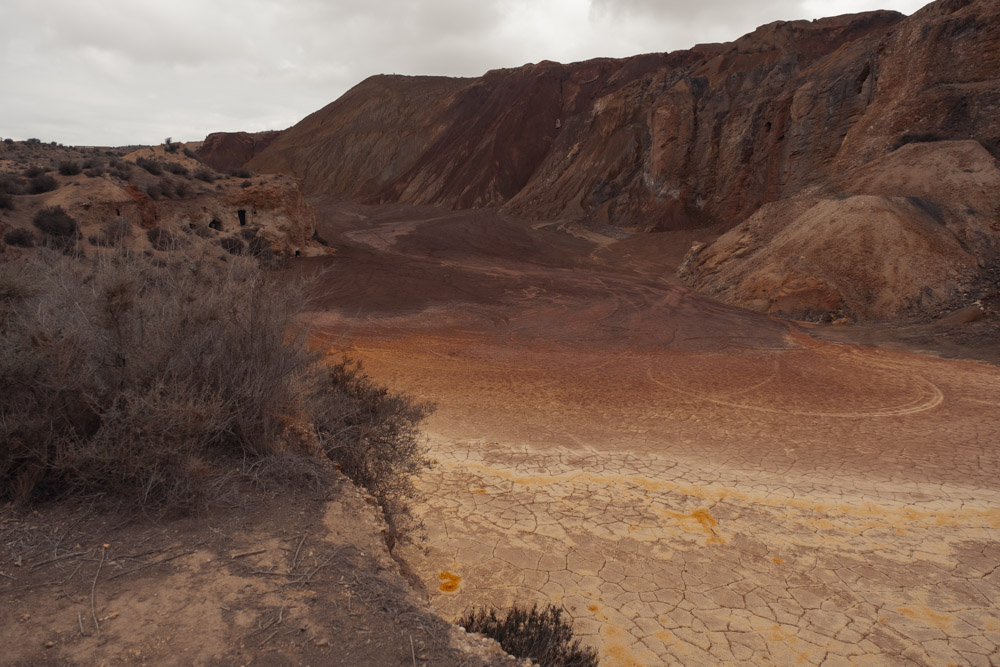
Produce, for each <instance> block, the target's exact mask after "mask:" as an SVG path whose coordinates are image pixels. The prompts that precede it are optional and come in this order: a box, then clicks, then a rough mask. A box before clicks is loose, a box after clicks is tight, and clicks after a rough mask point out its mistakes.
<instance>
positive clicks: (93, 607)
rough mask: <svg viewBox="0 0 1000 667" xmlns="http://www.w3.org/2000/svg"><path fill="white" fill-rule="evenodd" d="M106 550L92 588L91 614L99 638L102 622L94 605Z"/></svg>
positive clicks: (103, 551) (102, 548)
mask: <svg viewBox="0 0 1000 667" xmlns="http://www.w3.org/2000/svg"><path fill="white" fill-rule="evenodd" d="M104 555H105V549H104V547H101V562H100V563H98V564H97V572H96V573H95V574H94V583H93V584H92V585H91V587H90V613H91V615H92V616H93V617H94V626H95V627H96V628H97V637H98V638H100V636H101V622H100V621H98V620H97V606H96V604H95V603H94V596H95V594H96V592H97V578H98V577H99V576H101V568H102V567H103V566H104Z"/></svg>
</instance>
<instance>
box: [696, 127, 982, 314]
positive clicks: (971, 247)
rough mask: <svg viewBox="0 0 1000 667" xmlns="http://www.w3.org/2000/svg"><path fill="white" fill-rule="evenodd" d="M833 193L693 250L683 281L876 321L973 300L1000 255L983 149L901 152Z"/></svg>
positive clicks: (950, 145) (785, 309)
mask: <svg viewBox="0 0 1000 667" xmlns="http://www.w3.org/2000/svg"><path fill="white" fill-rule="evenodd" d="M831 190H834V192H832V193H831V194H829V195H817V194H808V195H800V196H798V197H793V198H790V199H786V200H782V201H780V202H775V203H772V204H768V205H766V206H764V207H762V208H761V209H760V210H759V211H758V212H757V213H755V214H754V215H753V216H751V217H750V218H749V219H748V220H746V221H745V222H743V223H741V224H740V225H738V226H737V227H735V228H733V229H732V230H730V231H729V232H728V233H726V234H724V235H723V236H722V237H721V238H719V239H718V240H717V241H715V242H714V243H713V244H711V245H710V246H707V247H706V246H704V245H702V244H698V245H695V246H694V247H693V248H692V251H691V252H690V253H689V255H688V257H687V259H686V261H685V263H684V264H683V265H682V267H681V269H680V275H681V276H682V277H683V278H685V279H686V281H687V282H688V283H689V284H691V285H693V286H695V287H698V288H700V289H703V290H706V291H708V292H710V293H711V294H713V295H715V296H717V297H719V298H721V299H723V300H725V301H728V302H730V303H736V304H740V305H744V306H747V307H750V308H752V309H754V310H758V311H761V312H767V313H771V314H777V315H784V316H790V317H795V318H798V319H827V320H830V319H839V318H841V317H845V316H846V317H848V318H851V319H856V320H871V319H883V318H892V317H901V316H906V315H911V314H918V313H926V312H934V311H936V310H939V309H941V308H957V307H961V306H967V305H970V303H972V302H973V301H974V300H975V299H974V298H972V297H970V294H971V293H972V292H973V288H974V287H975V286H976V284H977V283H978V282H979V281H980V278H981V276H982V275H983V274H984V271H983V270H982V269H983V268H984V267H987V266H989V265H990V264H991V263H992V262H994V261H995V259H996V257H997V256H998V253H1000V222H998V218H997V212H998V211H1000V163H998V162H997V161H996V160H995V159H993V156H991V155H990V154H989V153H988V152H987V151H986V150H985V149H984V148H983V147H982V146H981V145H980V144H979V143H978V142H975V141H949V142H939V143H923V144H911V145H907V146H904V147H902V148H900V149H899V150H898V151H896V152H894V153H891V154H889V155H887V156H886V157H884V158H882V159H880V160H876V161H875V162H873V163H871V164H870V165H868V166H866V167H864V168H862V169H858V170H855V171H853V172H851V174H849V175H848V176H846V177H844V178H843V179H841V180H840V181H839V182H837V183H836V184H834V186H833V187H831ZM993 289H994V290H995V289H996V285H994V286H993Z"/></svg>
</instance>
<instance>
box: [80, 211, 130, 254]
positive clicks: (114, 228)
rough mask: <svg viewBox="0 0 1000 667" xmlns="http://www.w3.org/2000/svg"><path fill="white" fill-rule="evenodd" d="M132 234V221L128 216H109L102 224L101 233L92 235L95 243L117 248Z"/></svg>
mask: <svg viewBox="0 0 1000 667" xmlns="http://www.w3.org/2000/svg"><path fill="white" fill-rule="evenodd" d="M131 234H132V223H131V221H129V219H128V218H117V217H116V218H108V219H107V220H105V221H104V224H103V225H101V233H100V234H98V235H96V236H92V237H90V239H89V240H90V242H91V243H93V244H94V245H99V246H105V247H111V248H117V247H118V246H120V245H121V244H122V242H123V241H124V240H125V239H127V238H128V237H129V236H130V235H131Z"/></svg>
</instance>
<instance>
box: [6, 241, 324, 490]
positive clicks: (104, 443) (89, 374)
mask: <svg viewBox="0 0 1000 667" xmlns="http://www.w3.org/2000/svg"><path fill="white" fill-rule="evenodd" d="M2 268H3V269H4V273H3V275H0V296H2V295H3V294H9V295H13V296H7V297H6V298H5V299H4V301H3V304H2V305H0V308H2V310H0V318H2V319H0V321H2V322H3V324H4V326H3V327H2V332H0V384H2V385H3V386H4V387H6V388H8V390H6V391H4V392H3V393H2V394H0V496H6V497H15V496H19V497H21V498H30V497H37V496H39V495H43V496H44V495H46V494H51V493H53V492H57V491H60V490H62V491H66V492H74V491H76V492H80V491H84V492H104V493H113V494H120V495H125V496H128V497H132V498H134V499H135V500H137V501H139V502H141V503H143V504H166V505H170V506H175V505H189V504H190V503H192V502H194V501H196V500H198V499H199V498H203V497H205V496H206V494H209V495H210V492H211V490H212V489H213V488H214V487H217V486H218V483H219V481H220V479H224V478H225V477H227V476H228V475H229V473H230V472H231V471H233V470H234V469H235V466H236V465H237V464H239V463H240V462H242V461H244V460H245V459H248V458H249V459H256V458H259V457H262V456H266V455H268V454H272V453H275V452H276V451H277V448H278V446H279V437H278V436H279V434H280V432H281V430H282V429H283V427H284V422H283V421H282V420H281V419H280V418H279V417H277V416H276V415H280V414H283V413H286V412H287V411H288V409H289V406H294V405H295V404H296V403H297V402H298V401H299V396H298V384H299V383H300V382H301V378H302V376H303V375H304V374H305V373H308V372H309V371H310V368H311V364H312V363H314V360H315V359H314V356H313V355H312V354H310V353H309V352H308V351H307V350H306V348H305V346H304V345H303V344H301V341H299V340H298V339H296V338H294V336H293V337H292V338H289V337H288V329H289V326H290V324H291V320H292V317H293V315H294V313H295V309H294V307H293V306H290V301H291V300H290V299H288V298H287V295H285V294H282V293H280V292H279V291H278V290H277V289H275V287H274V286H273V285H272V284H271V282H270V281H269V280H267V277H266V276H265V274H263V273H262V272H261V271H260V269H259V268H258V267H257V266H256V265H254V264H253V263H251V262H236V261H234V262H230V263H229V264H228V265H227V268H226V269H219V268H216V267H213V266H210V265H207V264H197V263H194V264H192V263H188V264H185V265H179V266H176V267H171V268H158V267H156V266H154V265H153V264H152V263H151V262H150V261H148V260H147V259H144V258H143V257H141V256H133V255H127V254H120V255H116V256H114V257H110V258H105V259H103V260H101V261H100V262H99V263H97V264H94V265H91V266H87V265H84V264H83V263H82V262H75V261H71V260H68V259H65V258H60V257H57V256H53V255H52V254H51V253H44V254H40V255H38V256H37V257H34V258H32V259H30V260H25V261H19V262H18V263H7V264H5V265H2ZM5 283H6V284H8V285H9V287H7V288H4V287H2V285H3V284H5ZM32 289H34V293H32Z"/></svg>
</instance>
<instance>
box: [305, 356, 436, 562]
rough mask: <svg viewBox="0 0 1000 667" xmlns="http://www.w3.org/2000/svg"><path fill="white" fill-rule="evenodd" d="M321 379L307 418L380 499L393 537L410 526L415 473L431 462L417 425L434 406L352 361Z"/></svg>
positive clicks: (334, 455)
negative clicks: (390, 386) (378, 380)
mask: <svg viewBox="0 0 1000 667" xmlns="http://www.w3.org/2000/svg"><path fill="white" fill-rule="evenodd" d="M318 383H319V387H318V391H316V392H315V393H314V400H313V401H312V402H311V405H310V408H309V416H310V419H311V421H312V422H313V426H314V427H315V429H316V433H317V435H318V436H319V438H320V443H321V445H322V447H323V449H324V451H325V452H326V454H327V456H329V457H330V458H331V459H332V460H334V461H335V462H337V463H339V464H340V466H341V470H342V471H343V473H344V474H345V475H347V476H348V477H349V478H350V479H351V481H353V482H354V483H355V484H358V485H359V486H362V487H364V488H365V489H367V490H368V491H369V493H371V494H372V496H373V497H374V498H375V500H376V501H378V504H379V505H380V506H381V507H382V510H383V512H384V514H385V519H386V522H387V523H388V525H389V529H390V539H391V540H394V539H395V538H396V537H397V536H399V535H402V534H403V533H405V532H406V531H407V530H408V529H409V528H411V527H412V517H411V515H410V512H409V507H408V504H407V499H408V498H411V497H412V496H413V495H414V494H415V489H414V487H413V481H412V476H413V475H414V474H416V473H417V472H419V471H420V470H422V469H423V468H426V467H427V466H428V465H430V461H429V460H428V459H427V457H426V451H425V449H424V446H423V443H422V442H421V439H420V437H419V436H420V433H419V430H418V428H417V426H418V425H419V424H420V422H422V421H423V420H424V419H425V418H426V417H427V416H428V415H430V413H431V412H432V411H433V410H434V406H433V405H432V404H430V403H416V402H414V401H413V400H412V399H411V398H410V397H408V396H406V395H404V394H399V393H394V392H391V391H390V390H389V389H387V388H386V387H383V386H381V385H378V384H376V383H375V382H373V381H372V380H371V378H369V377H368V376H367V375H365V374H364V373H363V372H362V369H361V364H360V363H358V362H353V361H351V360H349V359H343V360H341V361H340V362H339V363H337V364H333V365H330V366H327V367H326V368H323V369H322V371H321V373H320V374H319V376H318ZM391 546H392V544H391V542H390V547H391Z"/></svg>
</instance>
